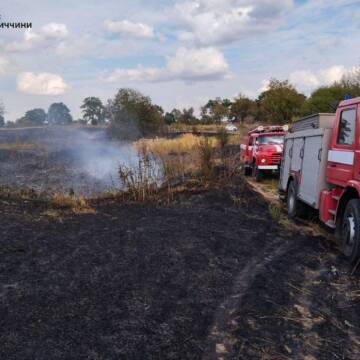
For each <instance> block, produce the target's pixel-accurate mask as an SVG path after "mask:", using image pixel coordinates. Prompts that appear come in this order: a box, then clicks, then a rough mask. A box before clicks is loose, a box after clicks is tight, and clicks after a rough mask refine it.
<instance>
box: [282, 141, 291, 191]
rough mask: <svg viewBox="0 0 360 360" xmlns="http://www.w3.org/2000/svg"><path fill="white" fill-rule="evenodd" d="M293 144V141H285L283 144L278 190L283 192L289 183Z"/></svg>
mask: <svg viewBox="0 0 360 360" xmlns="http://www.w3.org/2000/svg"><path fill="white" fill-rule="evenodd" d="M293 142H294V140H293V139H286V140H285V144H284V151H283V156H282V161H281V173H280V188H281V189H282V190H284V191H286V189H287V185H288V181H289V175H290V165H291V155H292V154H291V152H292V147H293Z"/></svg>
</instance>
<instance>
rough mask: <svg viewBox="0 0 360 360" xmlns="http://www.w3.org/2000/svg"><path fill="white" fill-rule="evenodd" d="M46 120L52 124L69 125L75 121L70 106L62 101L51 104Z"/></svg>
mask: <svg viewBox="0 0 360 360" xmlns="http://www.w3.org/2000/svg"><path fill="white" fill-rule="evenodd" d="M46 120H47V121H48V122H49V124H52V125H67V124H70V123H72V121H73V119H72V116H71V114H70V110H69V108H68V107H67V106H66V105H65V104H63V103H62V102H61V103H53V104H51V105H50V107H49V110H48V113H47V117H46Z"/></svg>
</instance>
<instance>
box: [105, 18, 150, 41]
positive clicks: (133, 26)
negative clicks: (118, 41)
mask: <svg viewBox="0 0 360 360" xmlns="http://www.w3.org/2000/svg"><path fill="white" fill-rule="evenodd" d="M104 26H105V29H106V30H108V31H110V32H116V33H120V34H124V35H128V36H132V37H138V38H152V37H154V29H153V28H152V27H151V26H149V25H146V24H143V23H140V22H139V23H134V22H131V21H128V20H122V21H111V20H105V22H104Z"/></svg>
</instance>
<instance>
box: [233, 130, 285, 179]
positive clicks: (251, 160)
mask: <svg viewBox="0 0 360 360" xmlns="http://www.w3.org/2000/svg"><path fill="white" fill-rule="evenodd" d="M287 130H288V129H287V127H286V126H285V127H283V126H258V127H257V128H256V129H254V130H251V131H249V133H248V136H247V138H246V142H245V144H241V152H240V157H241V160H242V162H243V164H244V167H245V175H253V176H254V177H255V179H256V180H257V181H261V180H262V178H263V176H264V174H265V173H269V172H270V173H274V172H275V173H278V171H279V169H280V160H281V155H282V152H283V143H284V136H285V134H286V131H287Z"/></svg>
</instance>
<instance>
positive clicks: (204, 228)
mask: <svg viewBox="0 0 360 360" xmlns="http://www.w3.org/2000/svg"><path fill="white" fill-rule="evenodd" d="M244 194H246V197H245V196H244ZM234 198H236V201H234ZM93 206H94V207H95V209H96V213H95V214H88V215H77V216H66V217H64V218H63V219H62V220H61V221H58V220H54V219H52V218H47V217H46V216H43V215H41V214H42V213H43V212H44V210H46V209H45V208H44V207H43V206H42V205H34V204H32V203H22V204H20V203H17V202H12V201H9V200H0V215H1V223H0V231H1V232H0V234H1V236H0V245H1V247H0V284H1V287H0V343H1V344H2V345H1V347H0V358H1V359H201V358H203V359H220V358H224V359H305V358H306V356H308V357H307V358H306V359H307V360H310V359H359V358H360V328H359V326H360V325H359V324H360V306H359V300H360V291H359V280H358V278H359V277H358V276H357V275H355V276H352V277H351V276H350V275H349V272H350V271H351V267H350V266H349V265H348V264H347V263H346V261H345V260H343V259H342V258H341V256H340V254H339V253H338V252H337V250H336V248H335V247H334V246H333V245H331V243H330V242H328V241H327V240H326V239H324V238H322V237H311V236H308V235H306V234H301V233H291V232H289V231H288V230H286V229H283V228H282V227H281V226H280V225H276V224H275V223H274V222H273V221H272V220H271V218H270V216H269V214H268V206H267V204H266V203H265V201H264V200H263V199H262V198H260V197H259V195H257V194H255V193H254V192H249V189H248V188H247V186H246V185H244V184H242V183H240V184H237V185H236V186H234V187H231V188H225V189H222V190H211V191H208V192H205V193H202V192H200V193H198V194H192V195H184V196H182V197H181V198H179V199H178V200H177V201H175V202H174V203H171V204H170V205H168V204H163V205H155V204H148V205H142V204H121V203H117V202H114V201H104V202H100V203H96V204H94V205H93ZM24 214H25V215H24ZM311 356H312V357H311Z"/></svg>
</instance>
